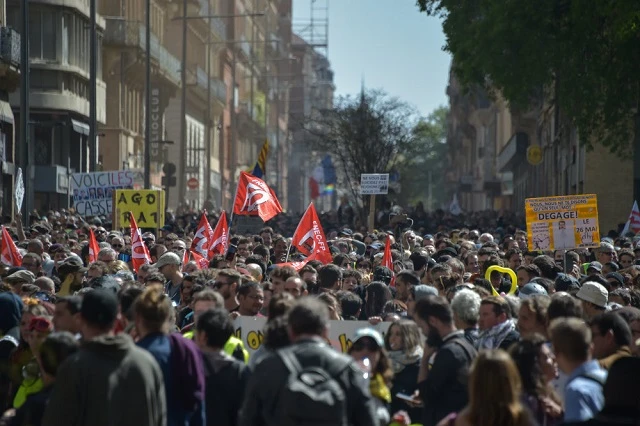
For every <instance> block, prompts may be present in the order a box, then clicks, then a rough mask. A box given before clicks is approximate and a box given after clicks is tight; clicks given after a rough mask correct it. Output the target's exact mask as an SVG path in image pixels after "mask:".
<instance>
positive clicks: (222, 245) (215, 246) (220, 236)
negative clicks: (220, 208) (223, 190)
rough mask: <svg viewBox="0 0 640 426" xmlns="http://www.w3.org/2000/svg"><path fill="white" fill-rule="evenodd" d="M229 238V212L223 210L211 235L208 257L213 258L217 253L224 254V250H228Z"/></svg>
mask: <svg viewBox="0 0 640 426" xmlns="http://www.w3.org/2000/svg"><path fill="white" fill-rule="evenodd" d="M228 239H229V225H228V224H227V213H226V212H222V214H221V215H220V219H218V223H217V224H216V228H215V229H214V230H213V234H212V236H211V245H210V246H209V255H208V259H211V258H213V256H215V255H216V254H224V252H226V251H227V244H228Z"/></svg>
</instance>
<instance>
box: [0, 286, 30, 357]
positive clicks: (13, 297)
mask: <svg viewBox="0 0 640 426" xmlns="http://www.w3.org/2000/svg"><path fill="white" fill-rule="evenodd" d="M23 308H24V304H23V303H22V299H20V296H18V295H17V294H15V293H8V292H6V293H0V360H2V359H7V358H8V357H9V354H10V352H11V351H12V350H13V349H14V348H15V347H16V346H18V343H19V342H20V328H19V326H20V319H21V318H22V309H23ZM5 349H8V352H6V351H5ZM5 352H6V353H5Z"/></svg>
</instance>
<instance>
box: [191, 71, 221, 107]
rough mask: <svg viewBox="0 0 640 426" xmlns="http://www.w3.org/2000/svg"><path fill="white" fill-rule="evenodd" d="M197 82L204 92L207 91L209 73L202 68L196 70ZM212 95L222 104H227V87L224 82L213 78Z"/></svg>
mask: <svg viewBox="0 0 640 426" xmlns="http://www.w3.org/2000/svg"><path fill="white" fill-rule="evenodd" d="M196 81H197V83H198V86H200V87H201V88H202V89H204V90H207V73H206V72H205V70H203V69H202V68H200V67H198V68H197V69H196ZM211 93H212V94H213V96H215V97H216V98H217V99H218V100H219V101H220V102H222V103H226V102H227V85H226V84H224V82H223V81H221V80H219V79H217V78H211Z"/></svg>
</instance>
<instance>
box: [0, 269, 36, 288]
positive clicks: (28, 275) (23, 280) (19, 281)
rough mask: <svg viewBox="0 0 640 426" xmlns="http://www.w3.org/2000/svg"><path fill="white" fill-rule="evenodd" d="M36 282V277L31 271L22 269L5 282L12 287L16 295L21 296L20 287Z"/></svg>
mask: <svg viewBox="0 0 640 426" xmlns="http://www.w3.org/2000/svg"><path fill="white" fill-rule="evenodd" d="M35 280H36V276H35V275H33V273H32V272H31V271H27V270H25V269H22V270H19V271H16V272H14V273H13V274H11V275H9V276H8V277H6V278H5V279H4V280H3V281H4V282H5V283H7V284H9V285H10V286H11V290H12V291H13V292H14V293H16V294H20V287H22V285H23V284H33V283H34V281H35Z"/></svg>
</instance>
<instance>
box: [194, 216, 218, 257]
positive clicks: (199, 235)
mask: <svg viewBox="0 0 640 426" xmlns="http://www.w3.org/2000/svg"><path fill="white" fill-rule="evenodd" d="M212 242H213V229H211V225H209V221H208V220H207V211H206V210H205V211H203V212H202V216H200V224H199V225H198V229H197V230H196V234H195V235H194V236H193V242H192V243H191V248H190V251H192V252H195V253H198V254H199V255H200V257H204V258H205V259H207V260H209V248H210V247H211V243H212Z"/></svg>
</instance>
